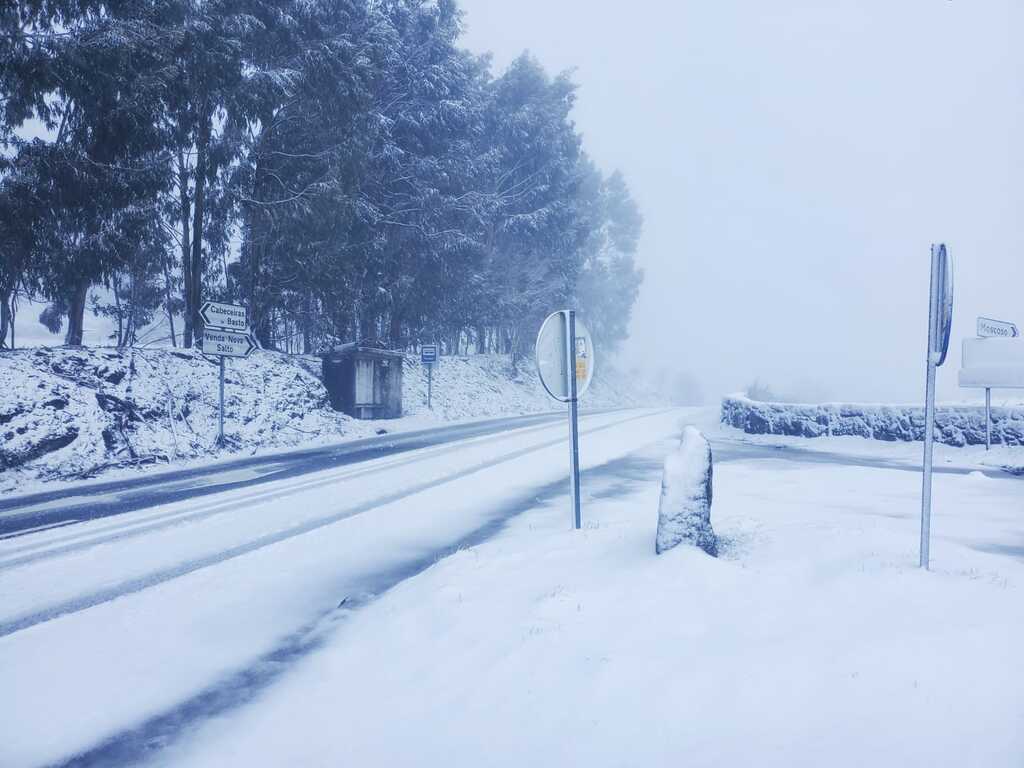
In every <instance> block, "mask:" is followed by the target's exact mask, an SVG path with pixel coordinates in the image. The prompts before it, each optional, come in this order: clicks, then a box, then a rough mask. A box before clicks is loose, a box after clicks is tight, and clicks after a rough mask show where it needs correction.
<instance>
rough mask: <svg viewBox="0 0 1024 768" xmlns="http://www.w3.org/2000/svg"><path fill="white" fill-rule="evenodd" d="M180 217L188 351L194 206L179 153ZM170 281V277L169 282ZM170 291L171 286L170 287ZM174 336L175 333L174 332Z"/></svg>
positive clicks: (190, 336) (182, 343) (183, 335)
mask: <svg viewBox="0 0 1024 768" xmlns="http://www.w3.org/2000/svg"><path fill="white" fill-rule="evenodd" d="M178 201H179V202H178V205H179V208H178V215H179V216H180V217H181V218H180V222H181V274H182V277H183V280H182V288H181V290H182V294H183V298H184V299H185V329H184V331H183V332H182V337H181V345H182V346H183V347H185V348H186V349H187V348H189V347H191V346H192V339H193V330H194V329H193V328H192V311H191V310H192V303H193V299H192V280H191V279H190V276H191V274H192V239H191V237H190V234H191V225H190V223H189V220H190V218H191V215H192V204H191V202H190V201H189V197H188V165H187V164H186V162H185V156H184V154H182V152H181V151H180V150H179V151H178ZM169 279H170V277H169V275H168V280H169ZM168 289H169V286H168ZM172 335H173V331H172Z"/></svg>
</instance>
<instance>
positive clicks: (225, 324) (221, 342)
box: [199, 301, 259, 446]
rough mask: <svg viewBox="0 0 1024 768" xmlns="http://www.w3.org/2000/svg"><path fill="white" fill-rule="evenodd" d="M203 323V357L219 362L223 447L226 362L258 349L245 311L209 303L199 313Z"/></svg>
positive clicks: (220, 442) (219, 436) (219, 439)
mask: <svg viewBox="0 0 1024 768" xmlns="http://www.w3.org/2000/svg"><path fill="white" fill-rule="evenodd" d="M199 316H200V317H201V318H202V319H203V323H204V325H203V354H205V355H217V356H218V357H219V358H220V366H219V367H220V413H219V414H218V418H217V422H218V429H217V445H221V446H222V445H224V359H225V358H227V357H248V356H249V355H250V354H252V351H253V350H254V349H256V348H257V347H258V346H259V345H258V344H257V342H256V339H255V338H254V337H253V335H252V333H251V332H250V331H249V324H248V322H247V320H246V316H245V307H240V306H238V305H236V304H221V303H219V302H216V301H208V302H206V303H205V304H203V308H202V309H200V310H199Z"/></svg>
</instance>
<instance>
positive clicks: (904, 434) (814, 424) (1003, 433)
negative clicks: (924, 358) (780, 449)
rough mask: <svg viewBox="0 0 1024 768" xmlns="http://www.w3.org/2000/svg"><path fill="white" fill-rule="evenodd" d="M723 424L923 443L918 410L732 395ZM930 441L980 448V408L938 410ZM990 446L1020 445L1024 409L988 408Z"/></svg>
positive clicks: (758, 431)
mask: <svg viewBox="0 0 1024 768" xmlns="http://www.w3.org/2000/svg"><path fill="white" fill-rule="evenodd" d="M722 423H723V424H728V425H729V426H732V427H736V428H738V429H742V430H743V431H744V432H747V433H749V434H753V435H790V436H792V437H836V436H842V435H856V436H858V437H866V438H871V439H874V440H886V441H889V442H895V441H907V442H910V441H914V440H924V408H923V407H921V406H916V407H915V406H903V405H857V404H850V403H825V404H822V405H797V404H790V403H762V402H754V401H753V400H750V399H748V398H746V397H743V396H742V395H733V396H731V397H726V398H723V399H722ZM935 439H936V440H938V441H939V442H942V443H945V444H947V445H954V446H959V447H962V446H965V445H981V444H984V442H985V409H984V408H981V407H977V406H940V407H938V408H937V409H936V412H935ZM992 442H993V443H996V444H1003V445H1014V446H1018V445H1024V408H993V409H992Z"/></svg>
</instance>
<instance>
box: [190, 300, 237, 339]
mask: <svg viewBox="0 0 1024 768" xmlns="http://www.w3.org/2000/svg"><path fill="white" fill-rule="evenodd" d="M199 316H200V317H201V318H202V319H203V325H212V326H213V327H214V328H223V329H225V330H228V331H240V332H242V333H247V332H248V330H249V321H248V320H247V319H246V316H245V307H240V306H238V305H237V304H221V303H220V302H218V301H208V302H206V303H205V304H203V308H202V309H200V310H199Z"/></svg>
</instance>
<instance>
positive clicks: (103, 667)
mask: <svg viewBox="0 0 1024 768" xmlns="http://www.w3.org/2000/svg"><path fill="white" fill-rule="evenodd" d="M691 415H692V414H689V413H686V412H681V411H673V412H664V411H660V412H659V411H631V412H616V413H605V414H596V415H591V416H588V417H586V418H585V419H584V421H583V438H582V440H583V442H582V461H583V465H584V467H585V469H586V475H585V478H584V492H585V498H584V501H585V507H584V510H585V518H586V521H587V529H586V530H585V531H584V532H582V533H573V532H571V531H568V530H566V529H567V524H568V519H569V516H568V512H567V502H566V498H565V496H566V484H565V481H564V474H565V467H566V463H567V456H566V452H567V451H566V443H565V434H564V433H565V426H564V424H563V423H561V421H559V422H557V423H554V424H550V423H549V424H544V423H536V424H532V425H530V426H526V427H521V428H519V429H508V430H505V431H502V432H500V433H499V434H496V435H494V434H480V435H477V436H475V437H464V438H463V439H460V440H457V441H455V442H450V443H440V444H436V445H431V446H430V447H422V448H418V449H416V450H409V451H407V452H402V453H397V454H393V455H389V456H384V457H381V458H376V459H372V460H369V461H363V462H360V463H356V464H350V465H347V466H333V467H331V468H329V469H323V470H320V471H317V472H312V473H306V474H301V475H294V476H289V477H287V478H285V479H277V481H275V482H267V483H262V484H256V485H242V486H240V487H237V488H234V489H231V490H226V491H225V490H223V489H218V492H217V493H212V494H209V495H205V496H203V497H201V498H189V499H184V500H179V501H174V502H172V503H167V504H162V505H160V506H155V507H147V508H144V509H137V510H134V511H126V512H123V513H121V514H117V515H116V516H111V517H106V518H102V519H97V520H92V521H84V522H78V523H75V524H73V525H68V526H66V527H62V528H54V529H49V530H42V531H37V532H33V533H30V534H28V535H23V536H18V537H16V538H9V539H6V540H3V541H0V681H2V683H3V690H4V696H3V698H2V699H0V730H2V731H3V732H2V733H0V736H2V738H0V765H5V766H6V765H16V766H22V765H24V766H31V765H43V764H50V763H66V764H71V765H135V764H139V763H146V762H152V763H154V764H167V765H190V766H191V765H228V764H232V765H267V766H273V765H288V764H290V765H325V766H326V765H338V764H342V763H344V764H351V765H409V766H413V765H424V766H427V765H473V766H480V765H510V766H511V765H523V764H536V765H567V764H587V765H598V766H604V765H608V766H611V765H670V764H679V763H680V760H681V759H682V757H683V756H685V762H686V764H688V765H723V764H724V765H730V764H733V765H739V764H750V763H751V762H755V761H756V762H758V763H759V764H762V765H764V764H768V765H776V764H777V765H820V764H822V762H823V761H827V762H830V764H833V765H851V766H852V765H863V764H868V763H870V764H873V765H908V764H918V763H922V764H923V763H925V762H927V763H930V764H932V765H994V766H1000V765H1006V766H1011V765H1013V766H1019V765H1020V764H1021V763H1022V762H1024V737H1022V735H1021V734H1024V701H1022V699H1021V697H1020V696H1019V689H1020V683H1021V681H1022V680H1024V662H1022V656H1021V654H1020V652H1019V648H1020V647H1021V641H1022V639H1024V610H1022V609H1021V608H1020V606H1021V599H1020V598H1021V591H1020V590H1021V588H1022V587H1024V481H1021V480H1019V479H1015V478H1009V477H1007V478H1006V479H1001V478H998V477H986V476H984V475H981V474H980V473H975V474H952V473H951V474H946V475H942V476H939V477H937V478H936V509H935V517H934V520H933V532H934V535H935V539H934V541H933V557H934V572H933V573H927V574H926V573H921V572H919V571H918V570H917V569H916V568H914V567H913V565H914V563H915V562H916V543H917V540H916V525H917V503H918V501H917V500H918V494H919V491H920V487H919V485H920V478H919V476H918V475H916V474H914V473H912V472H906V471H898V470H897V468H896V467H890V466H886V465H885V463H884V462H882V463H881V464H879V465H878V466H870V464H871V463H872V462H870V461H867V460H855V461H853V462H851V463H850V464H848V465H838V464H835V463H833V462H830V461H826V460H822V459H821V458H820V457H818V459H816V460H810V457H805V458H808V459H809V460H806V461H801V460H797V459H795V458H794V457H793V456H792V455H790V454H789V453H787V454H785V455H786V456H787V458H785V459H781V458H779V457H778V456H773V455H772V452H771V449H770V448H765V447H750V446H744V445H742V444H737V445H733V446H732V448H731V449H730V448H729V447H728V446H723V445H720V446H717V451H718V454H716V457H717V458H719V459H721V458H728V459H730V460H728V461H721V460H720V461H719V464H718V465H717V466H716V488H715V506H714V510H713V516H712V519H713V522H714V524H715V527H716V529H717V530H718V531H719V533H720V535H722V536H723V539H724V544H725V547H724V549H725V556H724V557H723V558H721V559H719V560H711V559H708V558H706V557H704V556H703V554H702V553H699V552H691V551H677V550H674V551H673V552H672V553H670V554H669V555H667V556H663V557H660V558H655V557H654V555H653V535H654V527H653V526H654V521H655V519H656V514H657V495H658V481H659V479H660V459H661V457H662V456H663V455H664V452H665V450H666V448H667V446H668V445H669V442H668V441H670V440H671V439H672V437H673V436H674V435H676V434H678V431H679V427H680V423H681V421H684V420H686V419H687V418H688V417H690V416H691ZM730 450H731V451H732V452H731V453H730ZM719 454H726V456H724V457H722V456H720V455H719ZM858 464H860V466H858ZM865 464H868V466H864V465H865ZM398 725H400V726H401V733H402V737H401V738H395V733H396V731H395V729H396V727H397V726H398Z"/></svg>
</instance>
